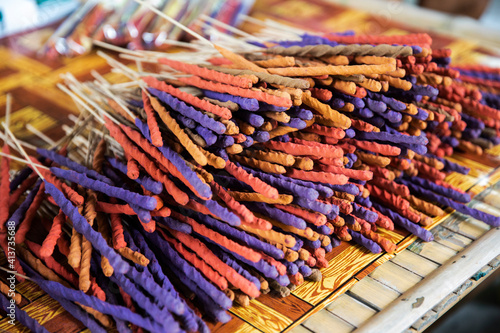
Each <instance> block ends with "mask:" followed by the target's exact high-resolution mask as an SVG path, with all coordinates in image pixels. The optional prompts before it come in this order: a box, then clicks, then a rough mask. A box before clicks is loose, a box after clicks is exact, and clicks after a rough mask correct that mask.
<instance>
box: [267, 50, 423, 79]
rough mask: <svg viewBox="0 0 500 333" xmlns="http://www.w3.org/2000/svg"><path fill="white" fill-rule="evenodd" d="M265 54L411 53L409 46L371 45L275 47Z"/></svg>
mask: <svg viewBox="0 0 500 333" xmlns="http://www.w3.org/2000/svg"><path fill="white" fill-rule="evenodd" d="M266 53H271V54H278V55H283V56H298V57H314V58H320V57H327V56H333V55H344V56H351V55H356V56H365V55H373V56H377V57H392V58H395V57H406V56H409V55H412V53H413V51H412V49H411V47H410V46H391V45H386V44H381V45H377V46H371V45H357V44H352V45H336V46H330V45H308V46H291V47H281V46H276V47H272V48H269V49H266ZM359 74H363V73H359Z"/></svg>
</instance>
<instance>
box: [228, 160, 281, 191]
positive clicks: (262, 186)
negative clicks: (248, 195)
mask: <svg viewBox="0 0 500 333" xmlns="http://www.w3.org/2000/svg"><path fill="white" fill-rule="evenodd" d="M225 169H226V171H227V172H229V173H230V174H231V175H232V176H233V177H235V178H236V179H238V180H240V181H242V182H244V183H246V184H248V185H250V186H251V187H252V188H253V189H254V190H255V192H258V193H261V194H262V195H265V196H266V197H269V198H271V199H277V198H278V197H279V193H278V190H277V189H275V188H274V187H272V186H270V185H268V184H266V183H265V182H263V181H262V180H260V179H258V178H255V177H254V176H252V175H251V174H249V173H247V172H246V171H245V170H243V169H242V168H240V167H238V166H237V165H235V164H234V163H232V162H229V161H228V162H227V163H226V167H225Z"/></svg>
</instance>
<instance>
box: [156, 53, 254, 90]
mask: <svg viewBox="0 0 500 333" xmlns="http://www.w3.org/2000/svg"><path fill="white" fill-rule="evenodd" d="M158 62H159V63H161V64H164V65H167V66H169V67H171V68H173V69H175V70H178V71H180V72H184V73H188V74H193V75H196V76H199V77H202V78H204V79H206V80H209V81H216V82H222V83H226V84H230V85H232V86H236V87H240V88H250V87H251V86H252V81H251V80H249V79H248V78H245V77H241V76H233V75H228V74H224V73H220V72H217V71H214V70H211V69H207V68H203V67H200V66H197V65H191V64H186V63H184V62H181V61H175V60H171V59H167V58H160V59H158Z"/></svg>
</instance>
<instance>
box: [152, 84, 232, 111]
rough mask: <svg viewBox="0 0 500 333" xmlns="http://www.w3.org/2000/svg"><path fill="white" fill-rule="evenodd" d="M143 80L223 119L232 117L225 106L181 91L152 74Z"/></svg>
mask: <svg viewBox="0 0 500 333" xmlns="http://www.w3.org/2000/svg"><path fill="white" fill-rule="evenodd" d="M143 80H144V82H146V83H147V84H148V86H150V87H152V88H155V89H158V90H161V91H164V92H167V93H169V94H170V95H172V96H174V97H177V98H178V99H180V100H183V101H184V102H186V103H188V104H191V105H193V106H195V107H197V108H199V109H201V110H205V111H208V112H211V113H213V114H215V115H217V116H219V117H221V118H223V119H231V111H230V110H229V109H227V108H225V107H221V106H219V105H215V104H212V103H210V102H208V101H206V100H203V99H199V98H198V97H196V96H194V95H191V94H188V93H186V92H184V91H181V90H179V89H177V88H175V87H173V86H171V85H169V84H167V83H165V82H162V81H158V80H157V79H155V78H153V77H150V76H147V77H144V78H143Z"/></svg>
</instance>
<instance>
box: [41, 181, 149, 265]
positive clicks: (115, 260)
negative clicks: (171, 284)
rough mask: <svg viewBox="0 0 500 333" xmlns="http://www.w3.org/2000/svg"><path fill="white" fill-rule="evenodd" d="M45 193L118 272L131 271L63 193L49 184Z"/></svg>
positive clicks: (46, 185) (46, 184)
mask: <svg viewBox="0 0 500 333" xmlns="http://www.w3.org/2000/svg"><path fill="white" fill-rule="evenodd" d="M45 191H46V192H47V193H48V194H50V195H51V196H52V197H53V198H54V200H55V201H56V202H57V204H58V206H59V207H60V208H61V210H62V211H63V212H64V214H65V215H66V216H68V217H69V218H70V219H71V221H73V227H74V228H75V229H76V230H77V231H78V232H80V233H81V234H82V235H84V236H85V238H87V239H88V240H89V241H90V242H91V243H92V245H93V246H94V248H96V249H97V250H98V251H99V252H101V254H103V255H104V256H106V258H108V260H109V261H110V263H111V264H112V266H113V267H114V268H115V270H116V271H118V272H123V273H125V272H127V271H128V270H129V268H130V266H129V264H128V263H127V262H125V261H123V259H121V257H120V256H119V255H118V254H116V252H114V251H113V249H111V248H110V247H109V246H108V245H107V244H106V241H105V240H104V239H103V238H102V236H101V234H99V233H97V232H96V231H94V230H93V229H92V228H91V227H90V225H89V224H88V222H87V220H85V218H84V217H83V216H82V215H80V213H79V212H78V209H77V208H76V207H74V206H73V205H72V204H71V202H70V201H68V200H67V199H66V198H65V197H64V195H63V193H62V192H60V191H59V190H58V189H57V188H56V187H55V186H54V185H52V184H50V183H47V182H46V183H45ZM155 201H156V200H155ZM155 206H156V205H155Z"/></svg>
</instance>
